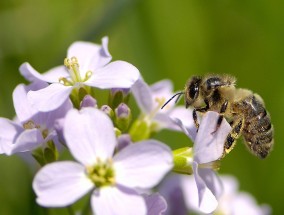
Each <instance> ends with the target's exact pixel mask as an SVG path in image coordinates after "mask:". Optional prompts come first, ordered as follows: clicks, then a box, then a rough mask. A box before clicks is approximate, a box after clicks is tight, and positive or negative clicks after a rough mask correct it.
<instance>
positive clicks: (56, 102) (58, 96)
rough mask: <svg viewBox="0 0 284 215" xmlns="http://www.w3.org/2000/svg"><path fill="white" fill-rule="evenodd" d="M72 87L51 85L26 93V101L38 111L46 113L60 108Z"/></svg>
mask: <svg viewBox="0 0 284 215" xmlns="http://www.w3.org/2000/svg"><path fill="white" fill-rule="evenodd" d="M72 89H73V87H71V86H64V85H62V84H56V83H54V84H51V85H49V86H48V87H46V88H44V89H42V90H38V91H30V92H28V100H29V102H30V103H31V105H32V106H33V107H34V108H36V109H37V110H38V111H42V112H47V111H51V110H54V109H56V108H58V107H60V106H61V105H62V104H63V103H64V102H65V101H66V100H67V99H68V98H69V94H70V93H71V91H72Z"/></svg>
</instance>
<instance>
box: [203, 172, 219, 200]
mask: <svg viewBox="0 0 284 215" xmlns="http://www.w3.org/2000/svg"><path fill="white" fill-rule="evenodd" d="M198 174H199V176H200V177H201V178H202V179H203V181H204V183H205V184H206V186H207V187H208V189H209V190H210V191H211V192H212V194H213V195H214V196H215V197H216V199H219V198H220V196H221V195H222V194H223V190H224V189H223V184H222V181H221V180H220V178H219V177H218V176H217V174H216V172H215V171H213V170H212V169H207V168H199V169H198Z"/></svg>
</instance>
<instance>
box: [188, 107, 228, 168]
mask: <svg viewBox="0 0 284 215" xmlns="http://www.w3.org/2000/svg"><path fill="white" fill-rule="evenodd" d="M218 117H219V114H218V113H217V112H212V111H209V112H207V113H206V114H205V115H204V116H203V118H202V121H201V124H200V127H199V130H198V133H197V136H196V139H195V142H194V146H193V150H194V160H195V161H196V162H197V163H209V162H211V161H215V160H218V159H219V158H220V157H221V156H222V155H223V151H224V144H225V141H226V138H227V135H228V134H229V132H230V131H231V126H230V125H229V123H228V122H227V121H226V119H223V121H222V124H221V126H220V127H219V128H218V130H217V131H216V124H217V120H218ZM215 131H216V132H215ZM214 132H215V133H214Z"/></svg>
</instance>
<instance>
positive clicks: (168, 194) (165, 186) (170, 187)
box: [159, 174, 197, 215]
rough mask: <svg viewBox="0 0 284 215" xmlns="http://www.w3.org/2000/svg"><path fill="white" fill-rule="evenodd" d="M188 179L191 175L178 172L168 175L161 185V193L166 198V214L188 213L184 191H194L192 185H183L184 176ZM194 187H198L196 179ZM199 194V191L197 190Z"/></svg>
mask: <svg viewBox="0 0 284 215" xmlns="http://www.w3.org/2000/svg"><path fill="white" fill-rule="evenodd" d="M183 177H184V178H186V179H188V178H189V176H182V175H178V174H173V175H169V176H168V177H166V178H165V179H164V180H163V181H162V183H161V185H160V186H159V193H160V194H161V195H162V196H163V197H164V198H165V199H166V202H167V210H166V212H165V215H172V214H179V215H187V214H188V209H187V208H186V205H185V200H186V199H185V198H184V193H185V192H187V191H189V192H190V193H192V192H193V190H192V189H191V187H188V186H184V187H182V178H183ZM193 182H194V188H195V189H196V185H195V181H193ZM196 196H197V192H196Z"/></svg>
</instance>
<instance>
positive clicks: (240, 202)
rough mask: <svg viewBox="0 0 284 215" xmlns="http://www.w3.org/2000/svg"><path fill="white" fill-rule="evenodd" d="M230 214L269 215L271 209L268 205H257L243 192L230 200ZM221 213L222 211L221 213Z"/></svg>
mask: <svg viewBox="0 0 284 215" xmlns="http://www.w3.org/2000/svg"><path fill="white" fill-rule="evenodd" d="M231 200H232V201H231V202H227V204H228V203H229V204H230V206H231V207H230V208H229V209H230V212H231V214H236V215H239V214H240V215H241V214H249V215H269V214H272V213H271V208H270V207H269V206H268V205H258V204H257V202H256V200H255V199H254V198H253V197H252V196H251V195H250V194H249V193H245V192H241V193H239V194H238V195H237V196H235V198H234V199H231ZM221 212H223V211H221Z"/></svg>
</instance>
